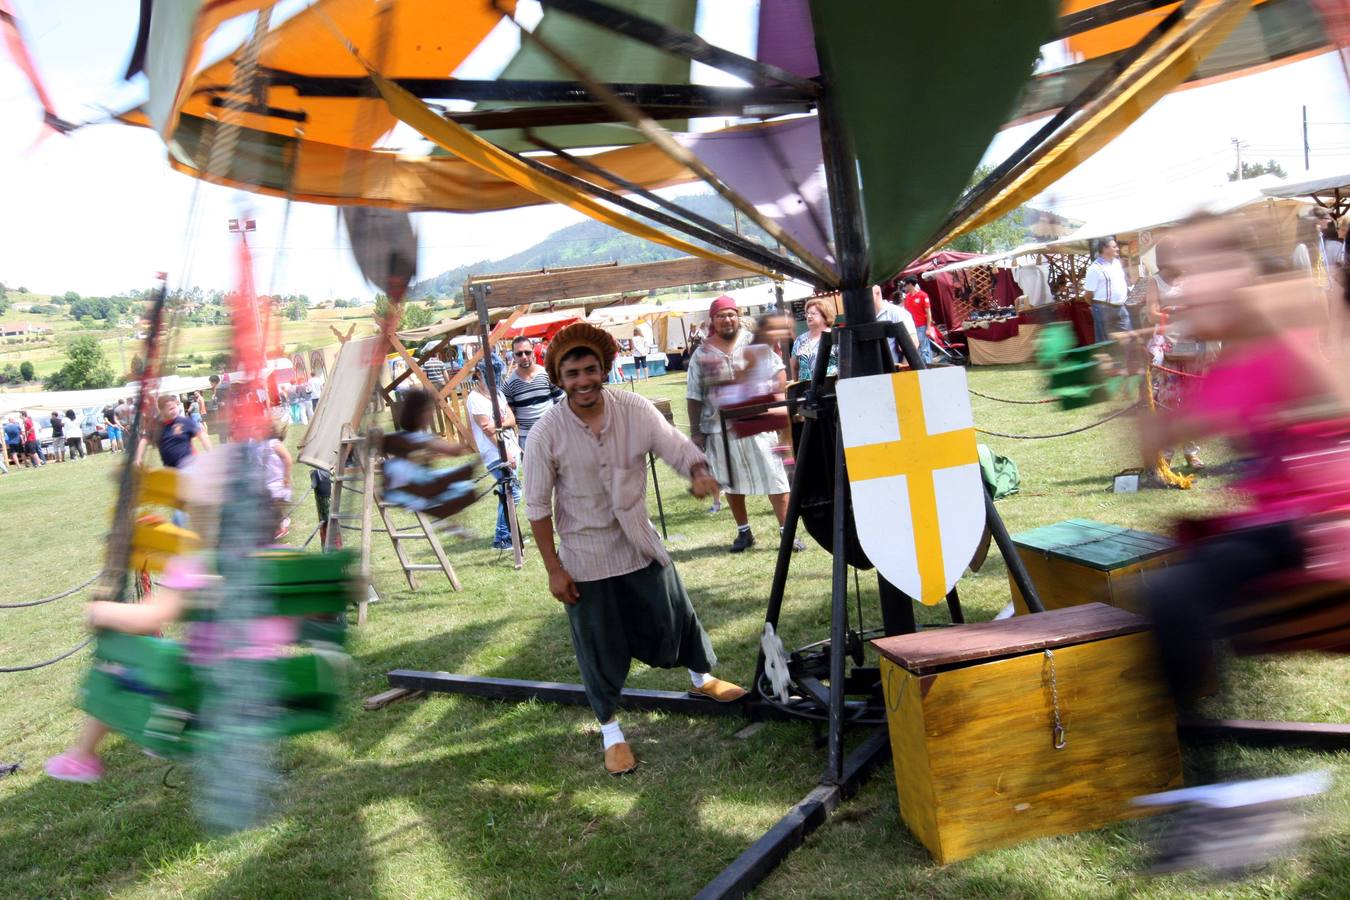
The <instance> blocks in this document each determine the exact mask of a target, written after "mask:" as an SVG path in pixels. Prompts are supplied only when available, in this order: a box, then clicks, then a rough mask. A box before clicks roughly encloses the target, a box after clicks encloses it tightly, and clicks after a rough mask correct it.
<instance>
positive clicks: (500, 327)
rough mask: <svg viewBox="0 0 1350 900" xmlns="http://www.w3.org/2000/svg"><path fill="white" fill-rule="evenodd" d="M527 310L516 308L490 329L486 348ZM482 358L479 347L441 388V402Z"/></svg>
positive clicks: (481, 349)
mask: <svg viewBox="0 0 1350 900" xmlns="http://www.w3.org/2000/svg"><path fill="white" fill-rule="evenodd" d="M465 296H466V297H467V296H468V293H467V290H466V292H465ZM527 308H528V307H525V306H517V307H516V308H515V310H514V311H513V312H512V313H511V315H509V316H507V317H506V318H505V319H502V320H501V321H500V322H498V323H497V325H496V327H495V328H493V329H492V333H491V334H489V335H488V346H489V347H491V346H492V345H493V344H495V343H497V341H499V340H501V339H502V335H503V334H505V333H506V332H507V330H509V329H510V328H511V326H512V325H514V324H516V319H519V318H520V317H521V316H523V315H525V310H526V309H527ZM482 358H483V348H482V347H479V348H478V349H477V350H475V351H474V353H473V355H472V356H470V357H469V358H468V359H467V360H465V361H464V366H463V367H462V368H461V369H460V370H459V371H458V372H456V373H455V374H454V376H453V377H451V379H450V380H449V381H447V382H446V383H445V387H443V388H441V392H440V394H439V395H438V396H439V397H440V398H441V399H442V400H444V399H445V398H446V397H449V396H450V392H451V391H453V390H454V389H455V388H457V387H459V383H460V382H461V381H463V380H464V379H465V378H468V377H469V376H470V375H472V374H473V370H474V368H475V367H476V366H477V365H478V361H479V360H481V359H482Z"/></svg>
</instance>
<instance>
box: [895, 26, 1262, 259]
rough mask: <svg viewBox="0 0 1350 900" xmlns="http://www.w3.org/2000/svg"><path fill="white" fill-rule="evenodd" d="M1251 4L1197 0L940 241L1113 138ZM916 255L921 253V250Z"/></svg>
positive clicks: (1015, 201) (999, 210) (1018, 200)
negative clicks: (1065, 130)
mask: <svg viewBox="0 0 1350 900" xmlns="http://www.w3.org/2000/svg"><path fill="white" fill-rule="evenodd" d="M1250 9H1251V0H1202V2H1201V3H1200V4H1199V5H1198V7H1197V8H1196V10H1195V11H1193V12H1192V13H1191V15H1190V16H1189V17H1188V18H1187V19H1185V20H1183V22H1182V23H1181V24H1180V25H1178V26H1177V28H1176V29H1175V34H1174V35H1173V36H1172V37H1170V38H1165V39H1163V40H1162V41H1160V42H1159V44H1158V46H1156V47H1154V48H1153V50H1151V51H1150V52H1148V53H1146V54H1145V55H1144V56H1143V57H1142V58H1141V59H1139V60H1137V61H1136V62H1135V63H1134V64H1133V65H1131V66H1130V67H1129V68H1128V69H1126V70H1125V72H1124V73H1122V74H1121V76H1120V78H1119V79H1118V80H1117V88H1116V89H1115V90H1113V91H1112V92H1111V93H1109V94H1107V95H1105V96H1104V97H1103V98H1101V100H1099V101H1098V102H1097V103H1095V104H1094V105H1092V106H1089V107H1088V108H1087V110H1086V111H1085V113H1084V114H1083V115H1081V116H1080V117H1079V118H1078V119H1077V120H1076V121H1075V123H1074V125H1073V126H1072V129H1073V134H1072V135H1071V136H1069V137H1068V138H1067V139H1066V140H1063V141H1061V142H1058V143H1056V144H1055V145H1054V146H1052V147H1050V148H1049V149H1048V150H1046V151H1045V152H1044V153H1039V154H1033V156H1032V157H1031V158H1030V161H1029V163H1028V164H1027V165H1025V166H1024V167H1022V169H1021V171H1020V173H1019V174H1017V175H1016V176H1015V177H1014V178H1012V179H1011V180H1010V181H1009V182H1008V183H1007V184H1006V185H1005V186H1004V187H1003V189H1002V190H1001V191H1000V192H999V193H998V195H997V196H995V197H994V199H993V200H991V201H990V202H989V203H987V204H985V205H984V206H983V207H981V208H980V209H978V210H976V211H974V212H972V213H971V214H970V215H969V216H967V217H966V219H965V220H964V221H962V222H961V223H960V224H958V225H957V226H956V227H955V228H953V229H951V230H950V231H948V232H947V233H945V234H943V235H940V236H939V238H938V240H937V241H935V242H934V243H935V245H937V244H945V243H947V242H949V241H951V240H953V239H954V238H956V237H959V236H960V235H963V234H965V233H967V232H969V231H972V230H974V229H976V228H979V227H980V226H981V225H983V224H985V223H987V222H992V221H993V220H994V219H997V218H998V217H999V216H1002V215H1004V214H1005V213H1008V212H1010V211H1012V210H1013V209H1015V208H1016V207H1018V206H1019V205H1021V204H1022V203H1025V202H1026V201H1028V200H1030V199H1031V198H1032V197H1034V196H1036V195H1037V194H1039V193H1040V192H1041V191H1043V190H1045V189H1046V188H1048V187H1049V186H1050V185H1052V184H1054V183H1055V182H1056V181H1059V179H1061V178H1063V177H1064V176H1065V175H1067V174H1068V173H1069V172H1071V171H1073V170H1074V169H1075V168H1076V167H1077V166H1078V165H1079V164H1081V163H1083V162H1084V161H1086V160H1087V159H1088V158H1089V157H1091V156H1092V155H1093V154H1094V153H1096V152H1097V151H1098V150H1100V149H1101V148H1102V147H1105V146H1106V145H1107V144H1109V143H1110V142H1111V141H1113V140H1115V138H1116V137H1117V135H1119V134H1120V133H1121V132H1123V131H1124V130H1125V129H1126V128H1129V127H1130V126H1131V125H1133V124H1134V122H1135V121H1136V120H1138V118H1139V117H1140V116H1142V115H1143V114H1144V113H1145V112H1147V111H1148V110H1149V109H1150V108H1151V107H1152V106H1153V104H1155V103H1157V102H1158V101H1159V100H1160V99H1162V97H1163V96H1164V95H1166V94H1167V92H1168V91H1170V90H1172V89H1173V88H1175V87H1176V86H1177V85H1179V84H1181V82H1183V81H1185V80H1186V79H1187V78H1188V77H1189V76H1190V74H1191V73H1192V72H1194V71H1195V68H1196V66H1198V65H1199V64H1200V62H1201V61H1202V60H1203V59H1204V58H1205V57H1206V56H1208V55H1209V53H1210V52H1211V51H1212V50H1213V49H1214V48H1215V47H1217V46H1218V45H1219V44H1220V43H1222V41H1223V40H1224V38H1226V37H1227V36H1228V35H1229V34H1230V33H1231V32H1232V30H1233V29H1234V28H1236V27H1237V25H1238V23H1239V22H1241V21H1242V19H1243V17H1244V16H1246V14H1247V12H1248V11H1249V10H1250ZM921 255H922V254H921Z"/></svg>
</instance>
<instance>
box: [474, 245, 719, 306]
mask: <svg viewBox="0 0 1350 900" xmlns="http://www.w3.org/2000/svg"><path fill="white" fill-rule="evenodd" d="M744 277H745V271H744V270H742V269H739V268H737V267H736V266H729V265H727V264H725V263H719V262H714V261H712V260H707V259H699V258H698V257H693V256H685V257H681V258H679V259H667V260H661V261H659V262H650V263H637V264H635V265H631V266H607V267H604V268H601V269H589V270H581V271H575V272H568V271H563V272H545V273H543V274H539V275H523V276H519V277H515V278H492V277H483V278H475V279H473V281H474V283H475V284H487V285H488V295H487V303H488V307H489V308H494V309H496V308H500V307H504V306H520V305H522V304H529V303H538V302H541V301H544V300H563V299H568V298H579V297H599V296H602V295H605V294H622V293H624V292H625V291H628V292H632V291H647V290H651V289H653V288H661V287H680V286H682V285H686V284H704V283H706V282H709V281H729V280H731V279H733V278H744Z"/></svg>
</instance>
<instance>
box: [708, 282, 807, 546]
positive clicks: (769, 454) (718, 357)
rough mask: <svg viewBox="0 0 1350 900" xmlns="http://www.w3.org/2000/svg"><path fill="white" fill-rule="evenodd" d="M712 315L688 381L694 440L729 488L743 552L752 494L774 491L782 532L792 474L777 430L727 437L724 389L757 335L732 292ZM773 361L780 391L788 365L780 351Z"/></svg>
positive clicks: (749, 541)
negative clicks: (721, 404) (721, 401)
mask: <svg viewBox="0 0 1350 900" xmlns="http://www.w3.org/2000/svg"><path fill="white" fill-rule="evenodd" d="M708 319H709V322H708V336H707V338H706V339H704V341H703V342H702V343H701V344H699V347H698V349H697V350H696V351H694V354H693V355H692V356H691V357H690V358H689V371H688V375H687V378H686V382H685V399H686V401H687V402H688V408H689V430H690V433H691V434H690V436H691V437H692V438H693V440H694V444H695V445H697V446H698V448H699V449H700V450H702V451H703V452H704V453H705V454H707V456H708V464H709V466H710V467H711V469H712V474H713V477H714V478H716V479H717V480H718V482H720V483H721V484H722V485H723V486H724V487H725V488H726V489H727V505H728V506H730V507H731V515H732V517H733V518H734V519H735V520H736V540H735V542H734V543H732V545H731V547H730V548H729V549H730V552H732V553H741V552H743V551H745V550H748V549H750V548H751V547H752V546H754V544H755V536H754V535H753V534H752V533H751V531H750V517H749V515H748V514H747V513H746V509H745V498H746V495H747V494H754V495H767V496H768V498H769V503H770V505H772V506H773V511H774V514H775V515H776V516H777V517H778V527H779V531H780V532H781V530H782V527H783V520H784V519H785V518H786V517H787V503H788V478H787V472H786V470H784V468H783V460H782V459H781V458H779V456H778V454H776V453H775V452H774V449H773V448H774V442H775V437H776V436H775V435H774V434H773V433H772V432H761V433H759V434H754V435H750V436H749V437H742V438H731V439H730V440H728V441H726V442H725V443H724V442H723V438H722V422H721V417H720V416H719V415H718V399H717V394H718V390H719V389H720V388H721V387H722V386H724V385H727V384H730V383H731V382H733V381H735V380H736V379H737V377H738V375H739V374H740V373H742V372H744V371H745V370H746V369H747V368H748V366H749V361H748V360H747V358H746V347H747V346H749V345H750V343H751V335H750V332H749V331H746V330H745V329H743V328H742V327H741V312H740V309H739V308H738V307H737V306H736V301H735V300H733V299H732V298H731V297H728V296H727V295H726V294H723V295H722V296H720V297H718V298H717V299H716V300H714V301H713V302H712V306H711V307H709V309H708ZM770 362H771V364H772V365H773V366H774V372H773V377H774V378H776V379H777V392H778V393H781V392H782V390H783V386H784V382H785V381H786V378H787V376H786V368H785V367H784V365H783V361H782V359H780V358H778V357H776V356H774V357H773V358H772V360H771V361H770ZM793 549H794V550H805V549H806V544H804V543H802V541H801V539H800V538H799V539H797V540H796V541H794V542H793Z"/></svg>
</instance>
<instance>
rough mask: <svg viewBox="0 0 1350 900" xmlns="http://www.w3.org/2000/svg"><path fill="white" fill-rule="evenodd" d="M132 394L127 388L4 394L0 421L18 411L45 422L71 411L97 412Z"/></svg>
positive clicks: (130, 388)
mask: <svg viewBox="0 0 1350 900" xmlns="http://www.w3.org/2000/svg"><path fill="white" fill-rule="evenodd" d="M133 391H134V389H133V388H132V387H131V386H130V385H123V386H122V387H116V388H99V389H96V390H89V391H19V392H14V393H10V392H8V391H6V392H3V393H0V417H8V416H10V415H12V414H15V413H18V412H20V411H21V410H22V411H26V412H28V414H29V415H31V416H32V417H33V418H34V419H38V418H49V417H50V416H51V414H52V412H54V411H55V412H60V413H64V412H65V411H66V410H68V409H73V410H75V411H76V412H77V413H78V412H80V411H82V410H86V409H92V408H95V407H98V408H100V409H101V408H102V407H105V406H109V405H111V404H115V403H117V402H119V401H120V400H122V399H124V398H126V397H128V396H130V395H132V393H133Z"/></svg>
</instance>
